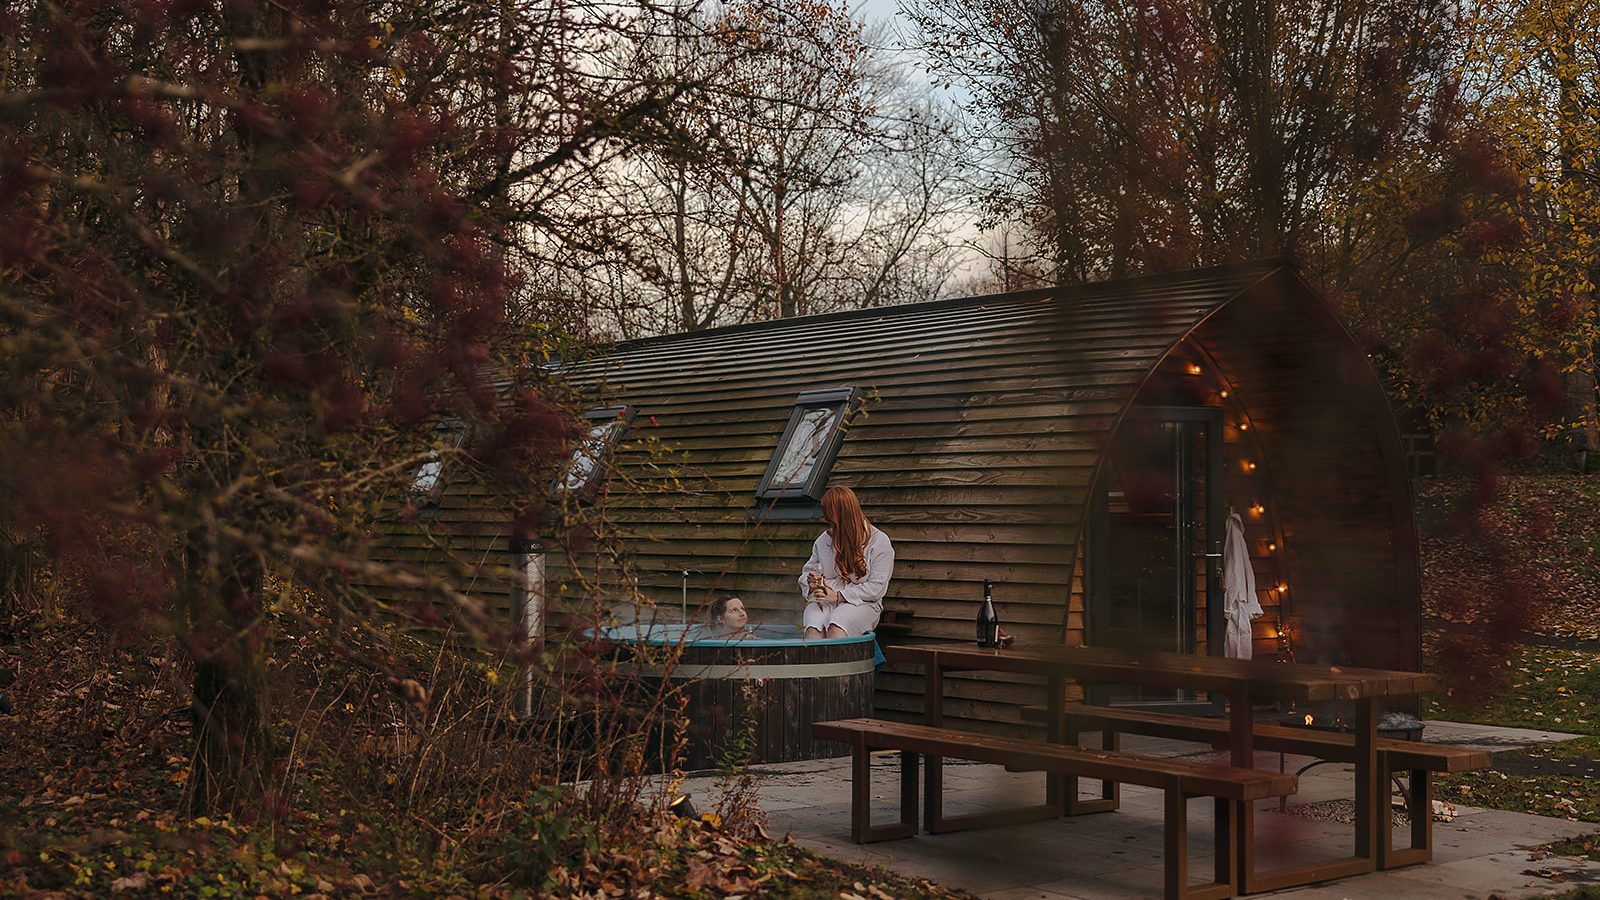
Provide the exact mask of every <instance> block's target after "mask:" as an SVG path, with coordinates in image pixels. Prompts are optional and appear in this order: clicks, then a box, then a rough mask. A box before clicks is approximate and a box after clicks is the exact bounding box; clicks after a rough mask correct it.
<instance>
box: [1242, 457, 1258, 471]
mask: <svg viewBox="0 0 1600 900" xmlns="http://www.w3.org/2000/svg"><path fill="white" fill-rule="evenodd" d="M1244 468H1245V471H1246V472H1254V471H1255V470H1256V464H1255V463H1253V462H1251V461H1250V460H1248V459H1247V460H1245V461H1244Z"/></svg>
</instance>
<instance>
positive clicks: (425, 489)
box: [411, 421, 466, 504]
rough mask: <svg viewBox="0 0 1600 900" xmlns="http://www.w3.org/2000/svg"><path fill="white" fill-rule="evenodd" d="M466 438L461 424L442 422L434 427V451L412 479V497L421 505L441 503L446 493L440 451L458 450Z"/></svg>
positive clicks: (464, 429)
mask: <svg viewBox="0 0 1600 900" xmlns="http://www.w3.org/2000/svg"><path fill="white" fill-rule="evenodd" d="M465 438H466V428H465V427H464V426H463V425H462V424H461V423H460V422H455V421H450V422H440V423H439V424H437V425H435V426H433V447H434V449H433V450H431V451H429V453H428V459H427V461H426V462H424V463H423V464H422V465H420V466H418V467H417V472H416V474H415V475H413V476H412V477H411V495H412V497H414V498H415V499H416V500H417V501H418V502H419V503H424V504H426V503H437V502H438V501H439V496H440V495H441V494H443V493H444V460H443V459H441V458H440V457H439V451H441V450H455V449H458V448H459V447H460V446H461V444H462V442H463V440H464V439H465Z"/></svg>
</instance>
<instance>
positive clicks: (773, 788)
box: [685, 722, 1600, 900]
mask: <svg viewBox="0 0 1600 900" xmlns="http://www.w3.org/2000/svg"><path fill="white" fill-rule="evenodd" d="M1570 737H1575V735H1566V734H1560V733H1556V732H1539V731H1526V730H1521V729H1508V728H1493V727H1489V726H1480V725H1461V724H1458V723H1449V722H1430V723H1428V730H1427V738H1428V739H1429V740H1436V741H1447V742H1452V743H1462V744H1475V745H1478V746H1485V747H1492V748H1494V749H1502V750H1503V749H1510V748H1512V747H1521V746H1527V745H1530V744H1536V743H1541V742H1545V741H1553V740H1565V739H1567V738H1570ZM1122 746H1123V749H1124V750H1128V751H1131V752H1136V753H1146V754H1158V755H1164V756H1184V757H1193V758H1197V759H1207V758H1212V759H1216V760H1217V761H1223V760H1224V755H1222V754H1211V753H1210V752H1209V751H1205V750H1200V751H1197V750H1196V745H1194V744H1183V743H1177V742H1172V741H1162V740H1159V739H1154V738H1140V737H1132V736H1128V737H1124V739H1123V744H1122ZM1279 762H1280V759H1279V755H1278V754H1275V753H1260V754H1257V760H1256V765H1257V766H1258V767H1260V768H1276V767H1277V766H1278V765H1279ZM1310 762H1313V760H1311V759H1309V758H1305V757H1296V756H1292V755H1291V756H1288V757H1287V758H1285V759H1283V760H1282V763H1283V765H1284V766H1285V767H1286V770H1287V771H1291V772H1293V771H1296V770H1297V769H1299V768H1300V767H1301V766H1304V765H1306V764H1307V763H1310ZM872 770H873V791H872V793H873V798H874V801H875V803H874V814H873V821H875V822H889V821H893V820H894V819H895V818H896V817H897V816H898V807H896V806H895V803H896V797H897V791H898V785H899V782H898V778H899V760H898V756H897V754H892V753H888V754H881V755H876V756H875V757H874V759H873V766H872ZM757 771H758V773H759V789H758V796H759V797H760V803H761V806H762V808H763V809H764V810H765V811H766V813H767V817H768V831H769V832H771V833H772V834H773V835H774V836H777V835H782V834H788V835H790V836H791V837H792V838H793V839H794V840H795V841H796V842H797V843H799V844H802V845H804V846H807V847H810V848H812V849H814V850H817V851H819V852H821V853H824V854H826V855H829V856H833V857H836V858H839V859H844V860H850V861H853V862H860V863H866V864H870V865H878V866H883V867H885V868H888V869H892V870H894V871H897V872H900V873H903V874H906V875H912V876H916V877H920V878H927V879H930V880H932V881H935V882H938V883H940V884H943V885H947V886H949V887H955V888H962V889H965V890H968V891H971V892H973V893H975V894H979V895H981V896H984V897H992V898H997V900H1028V898H1032V900H1059V898H1084V900H1088V898H1096V900H1114V898H1143V897H1159V896H1161V872H1162V870H1161V865H1162V861H1161V846H1162V843H1161V839H1162V821H1161V820H1162V806H1161V802H1162V800H1161V795H1160V793H1159V792H1157V791H1154V790H1148V789H1143V788H1138V787H1124V788H1123V791H1122V808H1121V810H1119V811H1118V812H1114V813H1107V814H1101V815H1092V816H1083V817H1079V818H1067V819H1059V820H1053V821H1045V822H1036V823H1030V824H1027V825H1016V826H1010V827H1005V828H990V829H980V830H975V831H965V832H957V833H955V834H946V835H928V834H919V835H917V836H916V837H913V838H905V839H902V840H895V841H884V842H880V843H875V844H868V845H865V846H857V845H855V844H853V843H851V842H850V838H849V823H850V789H849V788H850V764H849V760H848V758H844V759H835V760H814V761H808V762H798V763H785V764H779V765H770V766H762V767H760V768H759V769H758V770H757ZM1351 771H1352V770H1351V767H1350V766H1347V765H1339V764H1323V765H1318V766H1316V767H1315V768H1312V769H1311V770H1310V771H1308V772H1307V773H1306V774H1305V775H1303V776H1302V777H1301V780H1300V790H1299V792H1298V793H1296V794H1295V795H1294V796H1293V797H1291V798H1289V806H1290V811H1288V812H1280V811H1279V810H1278V803H1277V802H1276V801H1270V802H1263V803H1262V804H1260V809H1261V812H1260V813H1259V814H1258V815H1257V822H1258V824H1257V829H1258V830H1257V835H1258V841H1257V846H1258V850H1259V852H1260V854H1261V856H1262V859H1263V863H1264V864H1265V865H1264V866H1263V867H1266V866H1271V865H1273V864H1275V863H1289V862H1299V861H1312V860H1315V859H1318V858H1331V857H1335V856H1343V855H1349V853H1350V852H1352V849H1353V839H1352V836H1351V834H1350V831H1349V827H1348V826H1344V825H1340V824H1338V823H1336V822H1330V821H1320V820H1317V819H1313V818H1308V817H1306V816H1305V815H1297V814H1295V813H1294V812H1293V808H1294V807H1295V806H1302V805H1308V804H1321V805H1325V803H1326V801H1332V800H1338V799H1348V798H1349V797H1350V796H1351V793H1352V777H1351ZM1095 787H1098V785H1095ZM685 789H686V790H688V791H689V792H691V793H692V794H693V795H694V796H695V797H696V802H697V803H700V804H704V805H701V806H700V808H701V809H707V808H709V805H710V804H711V803H712V801H713V799H714V797H715V796H716V780H715V779H714V778H711V777H701V778H693V779H690V781H689V783H688V784H687V785H686V786H685ZM945 789H946V801H945V808H946V810H947V812H949V813H951V814H960V813H963V812H971V811H978V810H982V809H992V808H995V807H999V806H1010V805H1017V804H1021V803H1035V802H1038V800H1039V798H1041V797H1042V796H1043V790H1044V776H1043V775H1041V774H1038V773H1007V772H1005V771H1004V770H1002V769H1001V768H999V767H997V766H987V765H979V764H972V763H964V762H959V761H951V762H947V763H946V767H945ZM1085 790H1087V785H1086V786H1085ZM701 798H704V799H701ZM1190 806H1191V809H1190V829H1191V830H1190V852H1191V871H1192V872H1193V873H1194V874H1195V877H1197V878H1198V877H1200V874H1201V873H1203V872H1205V871H1208V870H1209V865H1210V852H1211V843H1210V831H1211V821H1210V815H1209V806H1208V805H1207V802H1206V801H1196V802H1193V803H1191V805H1190ZM1312 808H1316V807H1312ZM1305 811H1306V810H1304V809H1302V810H1301V812H1305ZM1458 812H1459V815H1458V816H1457V818H1456V819H1455V820H1454V821H1451V822H1436V823H1435V825H1434V859H1433V861H1432V862H1430V863H1427V864H1424V865H1420V866H1411V867H1408V868H1404V869H1398V870H1395V871H1391V872H1375V873H1372V874H1369V875H1363V876H1358V877H1355V878H1346V879H1342V880H1340V881H1337V882H1330V883H1327V884H1322V885H1312V886H1310V887H1304V888H1298V889H1293V890H1286V891H1279V892H1275V893H1273V894H1271V895H1263V896H1274V897H1278V896H1282V897H1295V898H1307V900H1311V898H1317V900H1323V898H1327V900H1340V898H1348V900H1361V898H1381V900H1399V898H1411V897H1417V898H1446V897H1448V898H1458V897H1476V898H1487V897H1490V896H1491V895H1495V896H1500V897H1505V898H1513V897H1538V896H1545V895H1548V894H1551V893H1555V892H1557V891H1560V890H1565V889H1569V888H1571V887H1573V886H1576V885H1579V884H1594V885H1600V864H1591V863H1584V862H1579V861H1575V860H1564V859H1558V858H1553V857H1552V858H1546V859H1536V858H1534V855H1533V854H1530V853H1529V852H1528V850H1527V849H1526V848H1529V847H1534V846H1537V845H1540V844H1546V843H1549V842H1551V841H1554V840H1559V839H1561V838H1566V837H1571V836H1574V835H1578V834H1584V833H1589V832H1593V831H1594V830H1595V826H1594V825H1592V824H1585V823H1581V822H1570V821H1567V820H1564V819H1551V818H1545V817H1541V816H1532V815H1524V814H1521V813H1511V812H1500V811H1497V810H1486V809H1477V808H1473V807H1458ZM1396 839H1397V840H1398V839H1399V833H1398V831H1397V835H1396ZM1556 873H1559V874H1560V876H1561V877H1562V878H1564V879H1565V881H1562V882H1558V881H1556V880H1554V879H1552V878H1551V877H1549V876H1550V875H1552V874H1556Z"/></svg>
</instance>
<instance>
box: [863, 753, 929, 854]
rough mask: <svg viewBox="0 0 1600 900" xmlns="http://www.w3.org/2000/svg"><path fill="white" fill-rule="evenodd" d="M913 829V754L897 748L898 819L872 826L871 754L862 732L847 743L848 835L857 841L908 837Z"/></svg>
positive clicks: (913, 831) (867, 842)
mask: <svg viewBox="0 0 1600 900" xmlns="http://www.w3.org/2000/svg"><path fill="white" fill-rule="evenodd" d="M916 833H917V754H915V753H910V752H907V751H904V750H902V751H900V821H899V822H898V823H896V824H894V825H880V826H878V827H876V828H874V827H873V826H872V756H871V754H870V753H868V752H867V742H866V738H865V736H863V735H861V734H857V735H855V739H854V740H853V741H852V742H851V747H850V839H851V840H852V841H855V842H856V843H858V844H869V843H872V842H873V841H887V840H893V839H894V838H902V837H910V836H911V835H914V834H916Z"/></svg>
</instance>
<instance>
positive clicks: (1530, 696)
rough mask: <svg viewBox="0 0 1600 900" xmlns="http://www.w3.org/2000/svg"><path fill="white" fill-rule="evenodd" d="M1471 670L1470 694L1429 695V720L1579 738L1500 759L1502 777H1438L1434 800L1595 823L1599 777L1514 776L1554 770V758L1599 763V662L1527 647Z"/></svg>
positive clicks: (1484, 774) (1598, 812)
mask: <svg viewBox="0 0 1600 900" xmlns="http://www.w3.org/2000/svg"><path fill="white" fill-rule="evenodd" d="M1478 671H1479V672H1480V673H1482V674H1483V676H1484V677H1481V678H1480V679H1478V680H1477V683H1476V690H1469V691H1465V692H1463V691H1459V690H1457V691H1446V692H1445V693H1443V694H1435V695H1433V696H1430V697H1428V698H1427V699H1426V705H1425V709H1426V710H1427V715H1428V717H1429V718H1433V719H1444V720H1449V721H1455V722H1476V723H1480V724H1485V725H1503V726H1508V727H1514V728H1532V729H1540V730H1545V731H1566V732H1571V733H1574V734H1582V735H1585V737H1581V738H1578V739H1575V740H1569V741H1561V742H1558V743H1553V744H1538V745H1534V746H1531V747H1529V748H1528V749H1527V750H1524V751H1516V752H1513V753H1503V754H1501V755H1500V757H1499V760H1500V762H1499V764H1498V765H1499V766H1500V767H1503V768H1505V769H1506V771H1497V770H1490V771H1485V772H1468V773H1465V774H1461V775H1441V776H1440V777H1439V778H1438V781H1437V783H1436V789H1435V795H1436V796H1437V797H1438V798H1439V799H1440V800H1446V801H1449V802H1452V803H1459V804H1464V805H1467V806H1478V807H1486V808H1489V809H1501V810H1509V811H1512V812H1525V813H1533V814H1535V815H1541V816H1552V817H1555V818H1562V819H1570V820H1573V821H1582V822H1600V778H1593V777H1587V776H1586V775H1585V774H1562V773H1552V774H1539V773H1537V772H1535V773H1532V774H1519V773H1518V770H1519V769H1520V770H1523V771H1524V772H1527V771H1529V770H1538V769H1541V768H1545V769H1555V768H1557V766H1556V765H1554V764H1555V763H1558V762H1559V761H1561V760H1596V759H1600V658H1597V657H1596V656H1595V655H1594V654H1593V653H1587V652H1582V651H1575V650H1559V649H1552V648H1544V647H1529V648H1525V649H1524V650H1522V651H1521V652H1520V653H1518V654H1517V655H1516V656H1514V657H1513V658H1511V659H1508V660H1495V661H1491V662H1489V664H1487V665H1485V666H1482V667H1481V668H1480V669H1479V670H1478ZM1443 674H1445V675H1446V680H1447V682H1448V681H1450V680H1452V678H1451V673H1443ZM1457 683H1460V682H1459V680H1458V681H1457ZM1591 701H1593V702H1591Z"/></svg>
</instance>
